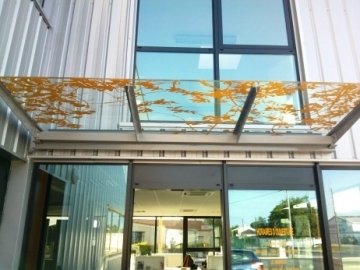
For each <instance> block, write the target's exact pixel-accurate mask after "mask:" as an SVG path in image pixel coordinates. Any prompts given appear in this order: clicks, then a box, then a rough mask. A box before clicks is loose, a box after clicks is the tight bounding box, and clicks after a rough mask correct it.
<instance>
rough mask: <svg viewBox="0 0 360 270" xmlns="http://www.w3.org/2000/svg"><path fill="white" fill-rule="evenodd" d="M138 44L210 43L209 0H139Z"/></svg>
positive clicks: (169, 45)
mask: <svg viewBox="0 0 360 270" xmlns="http://www.w3.org/2000/svg"><path fill="white" fill-rule="evenodd" d="M138 27H139V28H138V40H137V45H138V46H161V47H195V48H209V47H212V42H213V40H212V11H211V0H197V1H184V0H171V1H169V0H152V1H148V0H145V1H144V0H143V1H140V10H139V26H138Z"/></svg>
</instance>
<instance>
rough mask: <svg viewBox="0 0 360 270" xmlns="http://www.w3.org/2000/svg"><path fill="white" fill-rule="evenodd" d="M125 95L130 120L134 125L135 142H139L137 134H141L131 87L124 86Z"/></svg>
mask: <svg viewBox="0 0 360 270" xmlns="http://www.w3.org/2000/svg"><path fill="white" fill-rule="evenodd" d="M125 93H126V97H127V100H128V103H129V108H130V113H131V118H132V121H133V124H134V129H135V137H136V140H137V141H138V140H140V138H139V134H140V133H141V123H140V117H139V111H138V109H137V105H136V98H135V93H134V88H133V87H132V86H125Z"/></svg>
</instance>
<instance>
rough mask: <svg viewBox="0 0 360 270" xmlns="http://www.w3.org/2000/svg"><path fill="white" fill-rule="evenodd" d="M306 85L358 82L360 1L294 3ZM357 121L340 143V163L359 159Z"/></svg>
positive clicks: (359, 65) (359, 131)
mask: <svg viewBox="0 0 360 270" xmlns="http://www.w3.org/2000/svg"><path fill="white" fill-rule="evenodd" d="M293 2H294V3H295V7H296V12H297V16H296V17H297V22H298V25H299V36H300V43H301V51H302V60H301V62H302V63H303V67H304V73H305V74H304V79H305V80H306V81H325V82H358V83H359V82H360V38H359V37H360V20H359V14H360V1H359V0H341V1H338V0H304V1H293ZM359 138H360V120H359V121H357V123H356V124H355V125H354V126H353V127H352V128H351V129H350V130H349V132H347V133H346V134H345V135H344V136H343V137H342V138H341V139H340V140H339V141H338V146H337V148H336V153H337V158H339V159H360V144H359V143H356V142H358V141H359Z"/></svg>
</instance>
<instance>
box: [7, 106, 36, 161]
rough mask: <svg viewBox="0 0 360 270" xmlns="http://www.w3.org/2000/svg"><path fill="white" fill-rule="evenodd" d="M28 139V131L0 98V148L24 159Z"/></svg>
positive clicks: (28, 143) (28, 144)
mask: <svg viewBox="0 0 360 270" xmlns="http://www.w3.org/2000/svg"><path fill="white" fill-rule="evenodd" d="M30 140H31V136H30V133H29V131H28V130H27V129H26V128H25V127H24V126H23V125H22V124H21V122H20V121H19V120H18V119H17V118H16V117H15V115H14V114H13V113H12V112H11V110H10V108H9V107H8V106H7V105H6V104H5V102H4V101H3V100H1V99H0V148H2V149H4V150H5V151H6V152H8V153H10V154H11V155H12V156H14V157H16V158H20V159H25V158H26V155H27V152H28V148H29V146H30Z"/></svg>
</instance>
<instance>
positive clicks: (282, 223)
mask: <svg viewBox="0 0 360 270" xmlns="http://www.w3.org/2000/svg"><path fill="white" fill-rule="evenodd" d="M229 213H230V228H231V232H232V237H231V248H232V250H233V253H234V254H233V256H232V257H233V258H236V260H235V259H234V260H233V262H232V265H233V266H236V265H237V264H240V261H242V260H243V261H242V263H244V264H245V263H246V261H247V262H248V263H257V264H263V265H264V267H265V269H279V268H278V267H281V268H280V269H284V270H287V269H291V270H293V269H297V270H299V269H323V259H322V249H321V238H320V231H319V224H318V210H317V202H316V199H315V192H314V191H286V190H230V191H229ZM244 250H246V251H250V253H249V254H247V256H246V257H247V258H248V259H246V260H245V258H243V255H244V254H243V252H242V251H244ZM239 254H241V256H239ZM240 257H241V258H240ZM251 257H253V258H252V259H251V260H250V258H251ZM240 259H241V260H240Z"/></svg>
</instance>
